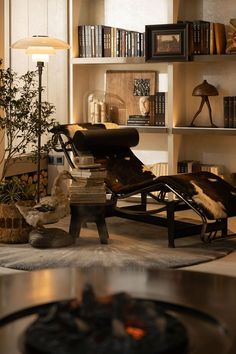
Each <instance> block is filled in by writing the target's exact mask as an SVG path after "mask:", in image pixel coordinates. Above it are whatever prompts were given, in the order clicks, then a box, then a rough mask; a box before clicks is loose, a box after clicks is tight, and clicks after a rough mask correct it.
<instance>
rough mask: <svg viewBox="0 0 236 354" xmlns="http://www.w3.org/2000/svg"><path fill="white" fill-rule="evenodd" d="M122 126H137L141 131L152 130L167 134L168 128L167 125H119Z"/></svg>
mask: <svg viewBox="0 0 236 354" xmlns="http://www.w3.org/2000/svg"><path fill="white" fill-rule="evenodd" d="M119 127H121V128H135V129H137V130H138V131H139V132H146V133H147V132H150V133H157V134H167V133H168V128H167V127H155V126H153V125H145V126H143V125H119Z"/></svg>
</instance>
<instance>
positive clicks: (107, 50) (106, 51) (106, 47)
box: [103, 26, 111, 57]
mask: <svg viewBox="0 0 236 354" xmlns="http://www.w3.org/2000/svg"><path fill="white" fill-rule="evenodd" d="M103 56H104V57H110V56H111V27H109V26H103Z"/></svg>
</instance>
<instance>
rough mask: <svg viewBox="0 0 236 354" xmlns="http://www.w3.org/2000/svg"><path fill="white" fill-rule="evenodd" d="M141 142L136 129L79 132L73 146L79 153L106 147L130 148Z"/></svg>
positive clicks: (74, 138) (75, 136)
mask: <svg viewBox="0 0 236 354" xmlns="http://www.w3.org/2000/svg"><path fill="white" fill-rule="evenodd" d="M138 142H139V134H138V131H137V129H135V128H119V129H96V130H78V131H77V132H76V133H75V135H74V137H73V144H74V146H75V148H76V149H77V150H78V151H86V150H94V149H96V148H98V149H101V148H102V149H103V148H106V147H108V148H109V147H112V148H114V147H117V148H130V147H132V146H136V145H137V144H138Z"/></svg>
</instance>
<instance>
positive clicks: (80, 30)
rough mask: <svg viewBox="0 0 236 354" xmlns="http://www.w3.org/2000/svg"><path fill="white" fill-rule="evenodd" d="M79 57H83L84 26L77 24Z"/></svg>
mask: <svg viewBox="0 0 236 354" xmlns="http://www.w3.org/2000/svg"><path fill="white" fill-rule="evenodd" d="M78 40H79V58H84V26H78Z"/></svg>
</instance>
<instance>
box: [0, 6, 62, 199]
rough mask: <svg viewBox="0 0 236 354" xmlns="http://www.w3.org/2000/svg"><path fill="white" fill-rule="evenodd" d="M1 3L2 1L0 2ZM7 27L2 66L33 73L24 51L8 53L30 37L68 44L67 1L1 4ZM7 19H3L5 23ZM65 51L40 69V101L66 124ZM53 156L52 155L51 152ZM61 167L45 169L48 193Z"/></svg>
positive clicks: (31, 65) (58, 119) (33, 68)
mask: <svg viewBox="0 0 236 354" xmlns="http://www.w3.org/2000/svg"><path fill="white" fill-rule="evenodd" d="M1 1H3V0H1ZM5 7H6V9H7V11H6V12H8V18H9V24H8V25H7V26H6V27H7V29H6V34H5V41H6V43H7V44H8V46H7V50H6V52H5V58H6V62H7V63H8V65H9V66H11V67H12V68H13V70H14V71H16V72H17V73H19V74H23V73H25V72H26V71H27V70H36V69H37V68H36V63H33V62H32V61H31V57H29V56H27V55H26V54H25V50H23V49H22V50H19V49H18V50H17V49H11V48H10V46H11V44H12V43H14V42H15V41H17V40H19V39H22V38H26V37H31V36H33V35H48V36H51V37H55V38H59V39H62V40H64V41H66V42H68V1H67V0H40V1H38V0H20V1H19V0H5ZM8 18H7V16H6V17H5V21H6V23H8ZM68 58H69V54H68V51H66V50H65V51H64V50H57V51H56V55H55V56H51V57H50V60H49V63H48V64H45V67H44V69H43V86H44V88H45V91H44V93H43V97H42V99H43V100H46V101H49V102H51V103H53V104H54V105H55V107H56V113H55V115H54V117H55V119H56V121H58V122H59V123H67V122H68V119H69V118H68V112H69V107H68ZM53 154H54V152H53ZM63 167H64V166H49V175H50V179H49V192H50V189H51V184H52V181H53V179H54V177H55V176H56V175H57V173H58V172H59V171H60V170H61V169H63Z"/></svg>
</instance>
